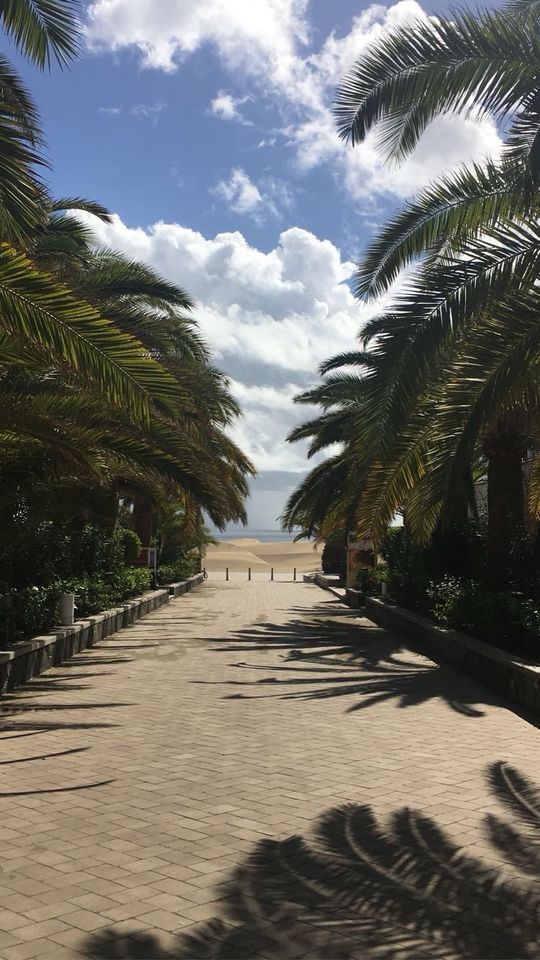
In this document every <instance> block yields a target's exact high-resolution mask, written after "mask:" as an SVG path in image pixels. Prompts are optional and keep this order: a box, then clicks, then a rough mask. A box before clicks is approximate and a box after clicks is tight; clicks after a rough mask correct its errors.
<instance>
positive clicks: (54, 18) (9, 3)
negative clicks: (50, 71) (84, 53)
mask: <svg viewBox="0 0 540 960" xmlns="http://www.w3.org/2000/svg"><path fill="white" fill-rule="evenodd" d="M79 9H80V4H79V3H78V0H1V2H0V19H1V20H2V24H3V26H4V29H5V30H6V32H7V34H8V36H9V37H10V39H11V40H12V41H13V42H14V43H15V44H16V45H17V47H18V48H19V50H20V51H21V53H23V54H24V55H25V56H26V57H28V58H29V59H30V60H32V61H33V62H34V63H35V64H36V66H38V67H42V68H43V67H48V66H49V65H50V62H51V58H52V57H54V58H55V59H56V60H57V62H58V63H59V64H60V65H61V66H63V65H65V64H66V63H68V61H69V60H71V59H72V58H73V57H74V56H75V55H76V54H77V52H78V50H79V24H78V19H77V14H78V11H79Z"/></svg>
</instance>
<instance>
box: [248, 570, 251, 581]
mask: <svg viewBox="0 0 540 960" xmlns="http://www.w3.org/2000/svg"><path fill="white" fill-rule="evenodd" d="M248 580H251V567H248Z"/></svg>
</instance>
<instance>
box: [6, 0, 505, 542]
mask: <svg viewBox="0 0 540 960" xmlns="http://www.w3.org/2000/svg"><path fill="white" fill-rule="evenodd" d="M440 9H442V5H440V4H439V5H431V6H429V7H426V8H424V9H423V8H422V7H421V6H419V4H418V3H417V2H416V0H399V2H397V3H395V4H393V5H392V4H391V5H389V6H382V5H377V6H368V5H367V4H365V5H361V4H359V3H353V2H351V0H341V2H340V0H338V2H335V3H332V4H331V3H329V2H328V0H311V2H309V0H198V2H197V3H194V2H193V0H159V3H156V2H155V0H94V2H93V3H89V4H88V5H87V8H86V18H87V20H86V22H87V27H86V38H85V49H84V53H83V56H82V58H81V60H80V61H78V62H76V63H75V64H73V66H72V67H71V69H70V70H69V71H67V72H61V71H60V70H58V69H53V70H52V71H51V73H50V74H48V75H46V76H43V75H40V74H37V73H36V72H35V71H33V70H32V69H31V68H29V67H28V66H27V65H23V67H22V70H23V72H24V74H25V76H26V78H27V80H28V82H29V84H30V86H31V88H32V90H33V92H34V95H35V97H36V99H37V102H38V105H39V108H40V111H41V114H42V117H43V123H44V128H45V132H46V137H47V142H48V149H49V157H50V160H51V164H52V170H51V173H50V176H49V182H50V186H51V189H52V191H53V192H54V193H55V194H56V195H57V196H59V195H62V196H65V195H79V196H80V195H83V196H88V197H91V198H93V199H96V200H99V201H101V202H102V203H105V204H106V205H107V206H108V207H109V208H110V209H111V210H112V211H114V213H115V214H116V218H115V222H114V224H113V225H112V226H110V227H103V226H99V227H98V228H97V233H98V237H99V240H100V242H102V243H106V244H109V245H112V246H116V247H118V248H120V249H122V250H124V251H125V252H126V253H128V254H129V255H131V256H137V257H140V258H144V259H147V260H149V261H150V262H151V263H152V264H153V265H154V266H155V267H156V268H158V269H159V270H160V271H161V272H162V273H164V274H166V275H168V276H171V277H172V278H173V279H174V280H175V281H177V282H179V283H181V284H182V285H184V286H185V287H186V288H187V289H188V290H189V292H190V293H192V294H193V295H194V296H195V297H196V298H197V301H198V309H197V316H198V318H199V321H200V324H201V328H202V330H203V332H204V334H205V336H206V337H207V339H208V340H209V341H210V342H211V343H212V345H213V346H214V349H215V351H216V354H217V360H218V363H219V364H220V365H221V367H222V368H224V369H225V370H226V371H227V372H228V373H229V374H230V375H231V378H232V388H233V390H234V392H235V394H236V395H237V396H238V398H239V399H240V401H241V402H242V404H243V407H244V409H245V417H244V418H243V420H242V421H241V422H240V423H239V424H238V426H237V427H236V428H235V430H234V436H235V439H237V440H238V442H239V443H240V444H241V445H242V446H243V447H244V448H245V449H247V452H248V453H249V454H250V455H251V456H252V458H253V459H254V461H255V463H256V465H257V466H258V468H259V470H260V477H259V479H258V480H257V482H256V484H255V486H254V491H253V496H252V500H251V503H250V526H252V527H256V528H271V527H275V526H276V517H277V516H278V514H279V512H280V511H281V507H282V504H283V502H284V499H285V498H286V496H287V494H288V492H290V490H291V488H292V487H293V486H294V485H295V484H296V483H297V482H298V480H299V478H300V476H301V475H302V472H303V471H305V469H306V462H305V450H304V449H302V448H301V447H299V446H295V447H291V446H290V445H287V444H286V443H285V435H286V433H287V432H288V431H289V430H290V429H291V427H292V426H293V425H294V424H295V423H296V422H297V421H298V420H299V419H301V418H302V416H303V415H304V414H305V413H306V411H305V408H304V410H302V409H301V408H300V410H299V409H298V408H295V407H294V405H293V397H294V395H295V393H296V392H298V391H299V390H301V389H305V388H306V387H307V386H308V385H309V384H311V383H312V382H313V380H314V379H315V377H316V368H317V365H318V363H320V361H321V360H322V359H324V358H325V357H327V356H330V355H332V354H333V353H336V352H339V351H340V350H343V349H348V348H350V347H351V346H352V345H353V343H354V337H355V335H356V333H357V332H358V329H359V328H360V326H361V324H362V322H363V320H364V319H365V317H366V316H367V315H368V313H369V311H370V310H373V309H376V305H373V306H369V307H366V306H365V305H360V304H356V303H355V302H354V300H353V298H352V295H351V293H350V289H349V286H348V279H349V278H350V276H351V274H352V271H353V261H354V260H355V259H356V258H357V257H358V255H359V254H360V252H361V250H362V246H363V245H364V244H365V242H366V241H367V239H368V238H369V237H370V236H371V235H372V233H373V231H374V230H376V229H377V225H378V224H380V223H381V222H382V221H383V220H384V218H385V216H387V215H388V213H389V212H391V211H392V210H393V209H395V208H396V207H398V206H399V205H400V204H401V203H402V202H403V199H404V198H405V197H407V196H410V195H412V194H413V193H414V192H416V191H417V190H418V189H420V188H421V186H422V185H423V184H425V183H426V182H428V181H429V180H430V179H431V178H433V177H434V176H437V175H438V174H439V173H440V172H442V170H444V169H447V168H448V167H449V166H455V165H456V164H458V163H459V162H462V161H466V160H468V159H470V158H471V157H474V158H476V159H478V158H481V157H483V156H485V155H486V154H488V153H490V154H492V155H493V154H496V153H497V150H498V148H499V139H498V135H497V131H496V129H495V128H494V126H493V125H492V124H491V123H489V122H487V121H486V122H482V123H475V122H474V121H473V120H471V119H468V120H466V119H464V118H460V117H454V118H443V119H442V120H439V121H436V123H435V124H433V125H432V127H431V128H430V129H429V130H428V131H427V132H426V134H425V136H424V138H423V139H422V141H421V142H420V144H419V147H418V150H417V151H416V154H415V155H414V156H413V157H412V158H411V159H410V160H408V161H407V163H406V164H405V165H404V166H403V167H402V168H400V169H399V170H388V169H386V168H384V167H383V166H382V164H381V163H380V160H379V158H378V156H377V154H376V151H375V149H374V146H373V144H372V143H371V142H368V143H367V144H366V145H365V146H362V147H361V148H360V149H357V150H355V151H352V150H351V149H350V148H347V147H345V146H343V145H342V144H341V143H340V142H339V140H338V138H337V136H336V134H335V131H334V127H333V122H332V117H331V113H330V108H331V102H332V97H333V93H334V90H335V86H336V83H337V82H338V80H339V78H340V77H341V76H342V75H343V72H344V71H345V70H347V69H348V68H349V67H350V66H351V65H352V64H353V62H354V60H355V59H356V58H358V57H360V56H361V55H362V51H363V50H364V49H365V47H366V45H367V44H368V43H369V42H370V40H372V39H374V38H375V37H376V36H378V35H380V33H381V31H382V30H385V29H391V28H392V27H393V26H395V25H396V24H400V23H403V22H407V21H412V20H413V19H414V18H415V17H422V16H425V15H426V14H433V13H434V12H435V13H436V12H437V11H438V10H440Z"/></svg>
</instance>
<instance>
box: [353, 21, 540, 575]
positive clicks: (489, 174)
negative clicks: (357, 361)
mask: <svg viewBox="0 0 540 960" xmlns="http://www.w3.org/2000/svg"><path fill="white" fill-rule="evenodd" d="M538 18H539V8H538V5H537V4H536V3H526V2H520V3H515V4H513V5H512V6H511V7H510V8H507V9H504V10H501V11H495V12H480V13H479V14H477V15H472V14H469V13H466V12H465V13H463V12H460V13H457V14H455V15H454V14H452V17H451V18H448V19H440V18H438V19H437V20H436V21H432V20H426V19H424V20H419V21H417V22H416V23H414V24H412V25H411V24H409V25H407V26H403V27H400V28H397V29H396V30H394V31H392V32H391V33H390V34H387V35H385V36H383V37H381V38H380V39H379V40H378V41H376V42H375V43H374V44H373V45H372V46H371V48H370V49H369V50H368V51H367V52H366V53H365V54H364V55H363V57H362V59H361V60H360V61H359V62H358V63H357V64H356V66H355V67H354V69H353V70H352V71H351V73H350V74H349V75H348V76H347V77H346V79H345V80H344V81H343V83H342V85H341V88H340V90H339V92H338V97H337V106H336V113H337V119H338V125H339V128H340V132H341V134H342V136H343V137H344V138H345V139H348V140H350V141H351V142H352V143H353V145H354V144H355V143H357V142H361V141H362V140H363V139H364V138H365V137H366V135H367V134H368V133H369V132H370V131H371V130H372V129H373V128H375V127H377V129H378V143H379V146H380V149H381V154H382V156H383V159H385V160H387V161H393V162H399V161H401V160H402V159H403V158H404V157H405V156H407V155H408V154H409V153H410V152H411V151H412V150H413V149H414V147H415V146H416V144H417V142H418V140H419V137H420V136H421V134H422V132H423V131H424V129H425V128H426V126H427V125H428V124H429V123H430V122H431V120H432V119H434V117H436V116H437V115H439V114H441V113H448V112H462V113H463V112H465V113H468V114H469V115H471V114H474V115H475V116H477V115H482V114H489V115H497V117H498V118H500V117H503V118H504V120H505V123H506V125H507V127H508V136H507V141H506V144H505V147H504V150H503V154H502V158H501V160H500V162H499V163H497V164H495V163H493V162H491V163H490V164H489V165H488V166H487V167H486V168H485V169H482V168H480V167H478V166H475V167H472V168H471V169H469V170H466V169H462V170H459V171H458V172H457V173H454V174H452V175H450V176H448V177H445V178H443V180H442V181H440V182H439V183H437V184H435V185H433V186H431V187H429V188H428V189H427V190H425V191H424V192H423V193H422V194H421V196H420V197H419V198H418V199H417V200H415V201H414V202H413V203H410V204H408V205H407V206H406V208H405V209H404V210H403V211H402V212H401V213H400V214H399V215H398V216H397V217H396V218H394V219H393V220H392V221H391V222H390V223H389V224H388V225H387V227H386V228H385V229H384V230H383V231H382V233H381V234H380V235H379V237H378V238H377V239H376V240H375V241H374V242H373V244H372V245H371V247H370V249H369V250H368V252H367V254H366V256H365V258H364V260H363V262H362V264H361V266H360V269H359V272H358V275H357V293H358V294H359V295H361V296H370V295H373V294H378V293H381V292H383V291H385V290H387V289H388V286H389V284H390V283H391V282H392V281H393V280H394V279H395V278H396V277H397V276H398V274H399V273H400V271H401V270H402V269H403V268H404V267H405V266H408V267H409V269H411V267H414V270H413V272H412V274H410V275H409V278H408V280H407V283H406V285H405V287H404V290H403V292H402V294H401V295H400V296H398V297H397V299H396V300H395V302H394V304H393V305H392V307H391V308H390V309H389V310H388V311H386V313H385V314H383V315H379V316H376V317H375V318H374V319H373V320H372V321H371V322H370V323H369V324H368V325H367V327H366V329H365V330H364V333H363V337H362V341H363V345H364V347H368V346H370V347H371V349H372V350H373V349H374V351H375V353H376V354H377V357H378V360H377V363H378V368H377V372H376V373H375V374H373V373H372V374H371V375H370V376H368V377H367V380H368V384H367V386H365V387H362V393H363V395H364V398H363V400H362V403H361V405H360V408H359V414H358V417H357V419H356V420H355V424H354V430H353V432H352V434H351V437H350V443H349V444H348V448H347V449H348V450H351V449H354V450H355V454H356V458H357V462H358V463H360V464H361V465H362V469H361V471H360V473H359V472H358V471H356V481H355V482H356V484H357V489H356V493H357V497H356V500H357V508H356V510H357V517H358V519H359V520H360V522H361V523H363V524H365V525H367V526H370V527H371V531H372V532H374V533H375V534H380V532H381V530H382V529H383V528H384V525H385V523H386V521H387V520H388V519H389V517H390V516H391V515H392V512H393V510H395V508H396V506H397V505H399V504H400V503H401V504H402V503H403V501H404V500H408V501H409V507H410V508H409V509H408V517H410V519H411V520H412V523H413V526H414V527H416V529H417V532H418V533H419V535H421V536H426V535H428V533H429V531H430V530H431V529H433V526H434V525H435V524H436V523H437V522H438V518H440V515H441V510H442V509H443V507H445V508H448V504H449V502H452V501H454V504H455V499H456V498H455V496H454V495H453V494H454V491H455V489H456V486H457V488H458V489H459V488H463V478H464V477H466V476H467V474H468V472H469V471H470V469H471V468H473V467H474V465H475V464H476V463H477V461H478V457H479V455H480V454H481V453H483V454H484V455H485V456H486V457H487V459H488V460H489V468H488V478H489V485H490V497H489V501H490V507H491V510H490V515H491V523H490V533H491V537H490V541H491V548H492V549H491V551H490V554H491V559H492V573H493V578H494V579H498V580H499V582H501V581H503V580H504V578H505V576H506V573H507V570H508V548H509V541H510V539H511V536H512V535H513V534H515V532H516V528H517V527H518V526H519V525H520V524H521V523H522V521H523V510H522V503H523V496H522V495H520V490H521V485H522V472H521V471H522V468H521V461H522V458H523V454H524V451H525V449H526V447H527V445H528V444H529V443H530V441H531V439H532V437H533V436H534V434H535V432H536V429H537V416H536V414H535V413H534V409H535V408H534V403H535V399H536V392H537V384H536V376H535V368H536V361H537V357H538V341H537V336H536V325H535V322H534V317H535V315H536V312H537V308H538V302H537V301H538V293H537V290H536V277H537V276H538V260H539V256H540V233H539V231H538V228H537V213H538V211H537V205H538V191H537V184H538V177H539V173H540V152H539V148H540V137H539V135H538V131H539V126H540V90H539V84H540V81H539V80H538V71H537V64H538V53H539V52H540V40H539V36H540V34H539V31H538ZM374 344H376V347H375V348H374ZM531 411H533V412H532V413H531ZM533 476H536V473H535V471H534V470H533ZM360 481H361V485H360ZM458 481H459V482H458ZM510 490H511V491H512V496H511V497H509V496H508V493H509V491H510ZM531 494H532V498H533V501H534V502H536V501H537V491H536V489H535V486H534V484H533V487H532V491H531Z"/></svg>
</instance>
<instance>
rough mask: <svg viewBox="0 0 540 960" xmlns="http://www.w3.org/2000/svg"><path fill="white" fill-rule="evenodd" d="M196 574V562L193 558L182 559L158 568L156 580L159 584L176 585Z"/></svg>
mask: <svg viewBox="0 0 540 960" xmlns="http://www.w3.org/2000/svg"><path fill="white" fill-rule="evenodd" d="M196 572H197V560H196V558H195V557H189V556H188V557H183V558H182V559H181V560H177V561H176V563H167V564H163V566H160V567H158V571H157V580H158V583H159V584H163V583H177V582H178V581H179V580H187V579H188V578H189V577H192V576H193V575H194V574H195V573H196Z"/></svg>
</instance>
